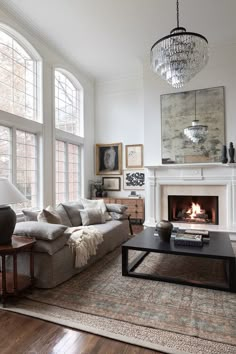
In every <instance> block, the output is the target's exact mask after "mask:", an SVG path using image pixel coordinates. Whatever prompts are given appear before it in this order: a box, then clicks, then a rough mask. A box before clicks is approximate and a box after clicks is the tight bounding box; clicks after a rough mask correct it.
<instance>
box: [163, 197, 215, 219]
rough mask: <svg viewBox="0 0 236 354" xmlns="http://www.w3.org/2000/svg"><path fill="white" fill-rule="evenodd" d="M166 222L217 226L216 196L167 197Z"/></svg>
mask: <svg viewBox="0 0 236 354" xmlns="http://www.w3.org/2000/svg"><path fill="white" fill-rule="evenodd" d="M168 220H169V221H173V222H180V223H183V222H184V223H194V224H213V225H218V224H219V218H218V196H212V195H211V196H205V195H204V196H202V195H196V196H194V195H168Z"/></svg>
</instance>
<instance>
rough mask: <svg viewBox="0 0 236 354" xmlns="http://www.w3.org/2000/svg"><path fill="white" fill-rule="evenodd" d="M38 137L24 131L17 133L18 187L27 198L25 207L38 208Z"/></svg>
mask: <svg viewBox="0 0 236 354" xmlns="http://www.w3.org/2000/svg"><path fill="white" fill-rule="evenodd" d="M37 172H38V161H37V137H36V135H35V134H30V133H27V132H24V131H20V130H17V131H16V185H17V187H18V189H19V190H20V191H21V192H22V193H23V194H24V195H25V196H26V198H27V199H28V202H26V203H25V204H24V206H30V207H35V206H37V197H38V196H37V189H38V188H37V186H38V185H37V175H38V173H37Z"/></svg>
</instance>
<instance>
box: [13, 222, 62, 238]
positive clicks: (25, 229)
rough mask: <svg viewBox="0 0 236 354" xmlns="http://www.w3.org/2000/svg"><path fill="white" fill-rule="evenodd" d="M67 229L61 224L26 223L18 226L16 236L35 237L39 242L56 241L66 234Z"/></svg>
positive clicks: (20, 223)
mask: <svg viewBox="0 0 236 354" xmlns="http://www.w3.org/2000/svg"><path fill="white" fill-rule="evenodd" d="M66 229H67V226H64V225H59V224H58V225H54V224H48V223H43V222H37V221H25V222H19V223H17V224H16V226H15V230H14V235H19V236H28V237H35V238H36V239H39V240H56V239H57V238H58V237H60V236H62V235H63V234H64V231H65V230H66Z"/></svg>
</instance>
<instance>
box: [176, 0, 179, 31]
mask: <svg viewBox="0 0 236 354" xmlns="http://www.w3.org/2000/svg"><path fill="white" fill-rule="evenodd" d="M176 11H177V28H179V0H177V1H176Z"/></svg>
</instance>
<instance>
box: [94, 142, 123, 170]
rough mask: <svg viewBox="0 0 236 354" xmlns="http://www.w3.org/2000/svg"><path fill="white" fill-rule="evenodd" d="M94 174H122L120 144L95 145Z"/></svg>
mask: <svg viewBox="0 0 236 354" xmlns="http://www.w3.org/2000/svg"><path fill="white" fill-rule="evenodd" d="M96 174H97V175H105V174H108V175H121V174H122V143H117V144H96Z"/></svg>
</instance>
